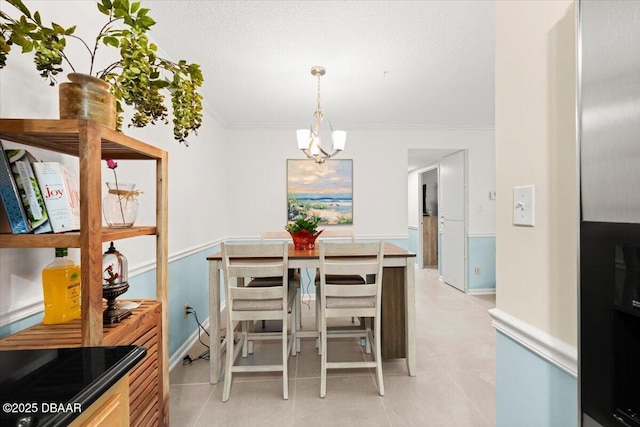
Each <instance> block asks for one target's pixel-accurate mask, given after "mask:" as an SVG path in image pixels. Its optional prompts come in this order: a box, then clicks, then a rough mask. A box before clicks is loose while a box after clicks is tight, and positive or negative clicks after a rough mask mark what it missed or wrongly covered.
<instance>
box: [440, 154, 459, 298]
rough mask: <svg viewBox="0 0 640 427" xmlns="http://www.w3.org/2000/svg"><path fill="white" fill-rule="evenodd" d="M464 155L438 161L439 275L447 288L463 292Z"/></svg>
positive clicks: (451, 156)
mask: <svg viewBox="0 0 640 427" xmlns="http://www.w3.org/2000/svg"><path fill="white" fill-rule="evenodd" d="M464 171H465V152H464V151H458V152H457V153H454V154H451V155H449V156H447V157H443V158H442V160H440V207H439V211H440V212H439V216H440V233H441V236H442V248H440V254H441V257H442V259H441V271H440V274H441V276H442V278H443V280H444V281H445V283H448V284H449V285H451V286H453V287H455V288H458V289H460V290H461V291H465V265H466V262H465V253H466V251H465V211H466V209H465V172H464Z"/></svg>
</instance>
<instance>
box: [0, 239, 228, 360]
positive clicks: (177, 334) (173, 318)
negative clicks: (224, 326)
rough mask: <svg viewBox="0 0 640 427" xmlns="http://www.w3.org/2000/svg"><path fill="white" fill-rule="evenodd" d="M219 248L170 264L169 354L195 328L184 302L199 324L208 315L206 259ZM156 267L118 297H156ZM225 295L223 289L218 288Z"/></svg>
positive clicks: (30, 321) (35, 319)
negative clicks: (192, 309) (185, 311)
mask: <svg viewBox="0 0 640 427" xmlns="http://www.w3.org/2000/svg"><path fill="white" fill-rule="evenodd" d="M219 250H220V247H219V246H218V245H216V246H213V247H211V248H208V249H204V250H202V251H199V252H197V253H195V254H192V255H189V256H186V257H184V258H181V259H178V260H176V261H173V262H171V263H169V279H168V285H169V307H166V308H164V309H165V310H167V309H168V310H169V355H172V354H173V353H174V352H175V351H176V350H177V349H178V348H179V347H180V346H181V345H182V344H183V343H184V342H185V341H186V340H187V339H188V338H189V336H190V335H191V334H193V332H194V331H196V330H197V327H198V326H197V324H196V321H195V318H194V316H193V315H189V316H188V317H186V318H185V317H184V304H185V303H189V305H190V306H191V307H193V308H194V309H195V310H196V313H197V315H198V319H199V320H200V322H201V323H202V322H203V321H205V320H206V319H207V318H208V317H209V272H208V265H207V261H206V258H207V256H208V255H211V254H213V253H215V252H217V251H219ZM155 272H156V271H155V269H154V270H150V271H148V272H145V273H142V274H138V275H136V276H132V277H130V278H129V285H130V287H129V290H128V291H127V293H126V294H124V295H123V296H122V297H120V298H121V299H145V298H149V299H155V295H156V274H155ZM221 298H224V290H221ZM42 317H43V314H42V313H39V314H36V315H34V316H30V317H28V318H25V319H22V320H19V321H17V322H14V323H12V324H9V325H6V326H4V327H2V328H0V338H1V337H5V336H7V335H11V334H14V333H16V332H19V331H21V330H23V329H25V328H28V327H30V326H33V325H35V324H37V323H39V322H42Z"/></svg>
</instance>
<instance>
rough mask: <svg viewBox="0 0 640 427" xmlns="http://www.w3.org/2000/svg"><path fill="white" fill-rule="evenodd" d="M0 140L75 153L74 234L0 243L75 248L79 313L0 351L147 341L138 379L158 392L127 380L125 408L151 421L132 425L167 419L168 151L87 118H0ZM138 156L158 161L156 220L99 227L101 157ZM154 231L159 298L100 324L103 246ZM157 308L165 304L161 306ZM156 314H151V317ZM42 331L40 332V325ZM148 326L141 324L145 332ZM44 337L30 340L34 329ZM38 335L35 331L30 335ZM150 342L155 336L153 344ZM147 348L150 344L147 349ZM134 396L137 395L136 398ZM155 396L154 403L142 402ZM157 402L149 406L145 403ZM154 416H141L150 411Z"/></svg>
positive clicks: (3, 343)
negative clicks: (77, 195)
mask: <svg viewBox="0 0 640 427" xmlns="http://www.w3.org/2000/svg"><path fill="white" fill-rule="evenodd" d="M0 139H3V140H8V141H14V142H17V143H20V144H25V145H29V146H33V147H37V148H42V149H46V150H51V151H55V152H58V153H63V154H67V155H71V156H76V157H77V158H78V161H79V182H80V221H81V229H80V231H79V232H70V233H64V234H38V235H35V234H15V235H14V234H1V235H0V248H43V247H47V248H55V247H74V248H80V266H81V273H82V285H81V286H82V318H81V320H80V321H75V322H71V323H67V324H64V325H36V326H35V327H33V328H29V329H27V330H25V331H22V332H19V333H17V334H14V335H12V336H9V337H6V338H4V339H3V340H0V348H46V347H63V346H67V347H72V346H74V345H78V346H100V345H116V344H139V343H141V342H144V343H146V344H139V345H144V346H145V347H147V350H148V354H147V356H146V358H145V361H146V360H147V359H151V360H155V366H151V365H153V364H154V363H151V365H148V364H145V361H143V362H141V363H140V364H139V366H138V367H136V368H135V369H134V371H132V373H133V372H135V370H137V369H139V368H140V367H141V366H146V369H147V370H146V371H145V372H144V373H143V374H142V375H140V376H141V377H145V378H146V377H152V378H153V379H154V380H153V381H156V382H157V389H156V390H155V391H154V387H153V386H152V385H149V384H147V383H141V384H139V385H135V384H134V381H135V380H134V379H132V384H131V396H132V397H135V399H132V402H131V403H132V404H131V407H130V412H131V414H132V415H134V414H135V413H137V412H136V411H138V412H139V411H142V414H138V415H139V416H142V418H141V419H144V420H150V419H155V422H152V421H150V422H148V423H147V422H144V423H142V422H138V423H134V419H135V417H133V416H132V420H131V421H132V424H134V425H168V424H169V411H168V408H169V376H168V324H167V310H166V307H167V298H168V293H167V270H168V262H167V255H168V243H167V231H168V230H167V200H168V190H167V171H168V164H167V162H168V156H167V153H166V152H165V151H163V150H160V149H159V148H157V147H154V146H151V145H148V144H145V143H144V142H141V141H138V140H136V139H134V138H131V137H128V136H126V135H123V134H121V133H119V132H116V131H113V130H110V129H107V128H105V127H104V126H101V125H99V124H97V123H94V122H91V121H87V120H36V119H34V120H32V119H0ZM107 158H112V159H114V160H140V161H153V162H155V166H156V168H155V170H156V223H155V224H153V225H142V226H134V227H132V228H125V229H110V228H107V227H103V226H102V186H103V182H104V180H103V179H102V176H101V161H102V160H104V159H107ZM144 235H152V236H156V299H155V301H153V302H150V301H147V303H145V304H142V305H141V307H140V308H139V309H136V310H134V314H133V315H132V316H130V317H129V318H128V319H126V320H125V321H123V322H122V323H120V324H116V325H104V327H103V323H102V311H103V300H102V286H101V283H102V244H103V243H104V242H109V241H116V240H121V239H126V238H133V237H137V236H144ZM162 307H164V308H165V309H164V310H163V309H162ZM154 316H155V317H154ZM39 328H40V329H39ZM145 328H146V329H145ZM42 332H44V335H43V336H40V337H38V338H34V336H37V334H38V333H42ZM34 333H35V335H32V334H34ZM154 340H155V341H154ZM149 346H151V347H152V349H150V348H149ZM134 394H136V396H134ZM154 396H155V400H156V401H157V404H156V405H151V404H150V405H149V406H148V407H145V404H148V403H149V402H152V401H153V400H154ZM150 407H154V408H155V409H153V410H150V409H148V408H150ZM151 411H152V412H153V413H154V414H156V416H155V417H145V416H146V415H150V412H151Z"/></svg>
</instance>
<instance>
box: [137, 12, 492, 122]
mask: <svg viewBox="0 0 640 427" xmlns="http://www.w3.org/2000/svg"><path fill="white" fill-rule="evenodd" d="M143 6H145V7H148V8H150V9H151V12H150V15H151V16H152V17H153V18H154V19H155V20H156V21H157V24H156V25H155V26H154V28H153V30H152V32H151V36H152V37H153V38H154V40H155V41H156V42H157V43H158V44H159V45H160V47H161V49H162V50H163V51H165V53H166V54H167V55H168V56H169V57H171V58H172V59H174V60H177V59H185V60H187V61H189V62H195V63H199V64H200V65H201V66H202V69H203V73H204V76H205V83H204V86H203V94H204V96H205V101H206V104H207V108H208V109H209V110H210V111H211V112H212V113H213V114H214V115H215V116H216V117H217V118H218V120H219V121H220V123H221V124H222V125H224V126H226V127H229V128H250V127H260V128H290V129H295V128H299V127H301V125H302V127H304V126H308V125H309V123H310V122H311V120H312V114H313V112H314V110H315V105H316V99H315V97H316V79H315V77H313V76H312V75H311V74H310V72H309V70H310V68H311V67H312V66H313V65H323V66H325V67H326V68H327V74H326V75H325V76H324V77H323V78H322V80H321V88H322V89H321V93H322V108H323V111H324V113H325V117H326V118H327V119H329V120H330V121H331V123H332V124H333V126H334V127H339V128H345V129H350V128H351V129H354V128H369V129H371V128H390V129H391V128H416V129H431V128H432V129H450V128H462V129H470V128H471V129H473V128H488V127H493V117H494V116H493V111H494V95H493V94H494V71H493V70H494V65H493V64H494V33H495V31H494V22H495V19H494V2H493V1H491V0H484V1H483V0H475V1H458V0H449V1H195V0H193V1H185V0H183V1H168V0H145V1H143Z"/></svg>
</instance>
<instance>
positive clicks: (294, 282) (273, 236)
mask: <svg viewBox="0 0 640 427" xmlns="http://www.w3.org/2000/svg"><path fill="white" fill-rule="evenodd" d="M276 240H277V241H283V240H284V241H285V242H287V243H288V242H290V241H291V235H290V234H289V233H288V232H286V231H261V232H260V243H265V242H270V241H271V242H273V241H276ZM278 279H280V278H279V277H275V278H274V277H261V278H256V279H255V280H254V281H252V282H253V286H266V285H268V286H275V284H276V283H278ZM301 284H302V280H301V278H300V269H299V268H290V269H289V287H296V288H298V298H296V314H297V318H296V328H297V330H298V331H299V330H300V329H301V328H302V316H301V313H302V312H301V309H302V289H300V286H301ZM264 327H265V324H264V322H263V323H262V328H263V329H264ZM298 350H299V349H298Z"/></svg>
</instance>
